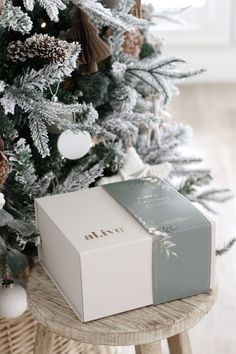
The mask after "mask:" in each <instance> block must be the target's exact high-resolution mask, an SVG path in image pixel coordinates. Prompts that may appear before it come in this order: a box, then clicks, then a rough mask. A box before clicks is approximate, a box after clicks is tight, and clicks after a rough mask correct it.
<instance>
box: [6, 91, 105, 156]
mask: <svg viewBox="0 0 236 354" xmlns="http://www.w3.org/2000/svg"><path fill="white" fill-rule="evenodd" d="M0 102H1V104H2V105H3V107H4V109H5V112H6V113H8V112H10V113H12V114H13V113H14V109H15V106H16V105H17V106H19V107H20V108H21V109H22V111H24V112H25V113H27V114H28V121H29V128H30V131H31V136H32V139H33V141H34V144H35V146H36V148H37V149H38V151H39V153H40V154H41V155H42V157H46V156H49V155H50V151H49V148H48V140H49V138H48V130H47V126H46V124H49V125H54V124H55V125H56V126H57V127H58V128H59V129H61V130H66V129H71V130H90V131H92V128H93V127H92V126H91V125H92V124H93V123H94V121H95V120H96V119H97V117H98V115H97V112H96V110H95V109H94V108H93V107H92V106H91V105H86V104H78V103H76V104H71V105H66V104H63V103H59V102H58V103H57V102H52V101H50V100H47V99H45V98H44V96H43V94H42V93H41V92H38V91H36V90H34V91H32V90H26V88H25V87H23V86H21V87H19V88H17V87H14V86H8V87H7V90H6V92H5V94H4V96H3V97H2V98H1V99H0ZM9 105H10V106H9ZM83 112H84V113H86V118H87V120H86V119H85V123H81V122H78V123H74V122H71V121H69V120H67V119H64V118H62V116H61V115H63V114H68V113H71V114H74V113H78V114H81V113H83Z"/></svg>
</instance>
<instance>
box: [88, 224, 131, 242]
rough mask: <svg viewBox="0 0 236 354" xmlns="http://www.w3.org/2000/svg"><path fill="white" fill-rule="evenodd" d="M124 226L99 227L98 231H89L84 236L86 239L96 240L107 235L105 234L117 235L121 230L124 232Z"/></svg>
mask: <svg viewBox="0 0 236 354" xmlns="http://www.w3.org/2000/svg"><path fill="white" fill-rule="evenodd" d="M124 231H125V230H124V228H123V227H117V228H114V229H105V230H104V229H101V230H99V231H92V232H90V234H88V235H85V236H84V238H85V239H86V240H96V239H98V238H101V237H107V236H114V235H119V234H121V233H122V232H124Z"/></svg>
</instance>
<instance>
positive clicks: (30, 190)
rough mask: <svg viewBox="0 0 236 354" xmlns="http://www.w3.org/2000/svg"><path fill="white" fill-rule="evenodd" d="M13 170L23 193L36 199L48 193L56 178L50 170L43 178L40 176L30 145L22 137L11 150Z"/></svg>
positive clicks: (9, 154) (10, 156)
mask: <svg viewBox="0 0 236 354" xmlns="http://www.w3.org/2000/svg"><path fill="white" fill-rule="evenodd" d="M8 156H9V158H10V163H11V168H12V172H13V173H14V175H15V180H16V182H17V184H18V188H19V190H20V191H21V193H22V194H26V195H27V196H28V197H29V198H30V199H34V198H37V197H40V196H43V195H45V194H47V192H48V189H49V186H50V184H51V182H52V180H53V179H54V174H53V173H52V172H51V171H49V172H48V173H47V174H46V175H44V176H43V177H42V178H41V179H40V178H38V176H37V173H36V170H35V167H34V163H33V158H32V152H31V149H30V146H29V145H28V144H26V141H25V139H23V138H21V139H19V140H18V141H17V143H16V144H15V146H14V151H9V152H8Z"/></svg>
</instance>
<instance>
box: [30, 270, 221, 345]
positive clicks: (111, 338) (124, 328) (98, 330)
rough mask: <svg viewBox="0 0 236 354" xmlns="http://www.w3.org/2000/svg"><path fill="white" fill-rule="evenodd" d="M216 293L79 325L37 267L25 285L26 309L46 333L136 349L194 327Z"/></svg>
mask: <svg viewBox="0 0 236 354" xmlns="http://www.w3.org/2000/svg"><path fill="white" fill-rule="evenodd" d="M215 299H216V290H213V291H210V292H209V293H205V294H201V295H197V296H193V297H189V298H185V299H183V300H177V301H172V302H169V303H166V304H162V305H157V306H148V307H144V308H140V309H137V310H133V311H129V312H125V313H122V314H118V315H114V316H110V317H106V318H102V319H99V320H96V321H91V322H87V323H82V322H81V321H80V320H79V319H78V318H77V316H76V315H75V314H74V312H73V311H72V310H71V308H70V306H69V305H68V304H67V303H66V301H65V300H64V298H63V297H62V296H61V294H60V292H59V291H58V289H57V288H56V287H55V285H54V284H53V283H52V281H51V280H50V279H49V277H48V276H47V274H46V273H45V271H44V270H43V269H42V267H41V266H40V265H39V264H37V265H36V266H35V267H34V269H33V271H32V274H31V276H30V279H29V283H28V303H29V309H30V311H31V313H32V314H33V316H34V317H35V319H36V320H37V321H38V322H39V323H41V324H42V325H43V326H45V327H46V328H47V329H48V330H49V331H51V332H53V333H56V334H58V335H60V336H62V337H67V338H70V339H74V340H77V341H79V342H82V343H90V344H95V345H111V346H123V345H139V344H144V343H152V342H155V341H159V340H161V339H164V338H168V337H172V336H174V335H176V334H178V333H181V332H183V331H185V330H187V329H189V328H191V327H193V326H195V325H196V323H198V322H199V321H200V320H201V318H202V317H203V316H204V315H205V314H206V313H207V312H208V311H209V310H210V309H211V307H212V305H213V304H214V302H215Z"/></svg>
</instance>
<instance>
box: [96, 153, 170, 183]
mask: <svg viewBox="0 0 236 354" xmlns="http://www.w3.org/2000/svg"><path fill="white" fill-rule="evenodd" d="M171 171H172V165H171V164H170V163H169V162H164V163H160V164H156V165H149V164H147V163H144V162H143V161H142V159H141V157H140V156H139V154H138V153H137V151H136V150H135V148H134V147H133V146H129V147H128V148H127V152H126V158H125V162H124V165H123V167H122V168H121V169H120V170H119V172H118V173H117V174H116V175H114V176H112V177H103V178H102V179H101V180H100V182H99V183H100V184H107V183H113V182H119V181H126V180H129V179H134V178H142V177H149V176H156V177H159V178H166V177H168V176H169V174H170V172H171Z"/></svg>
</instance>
